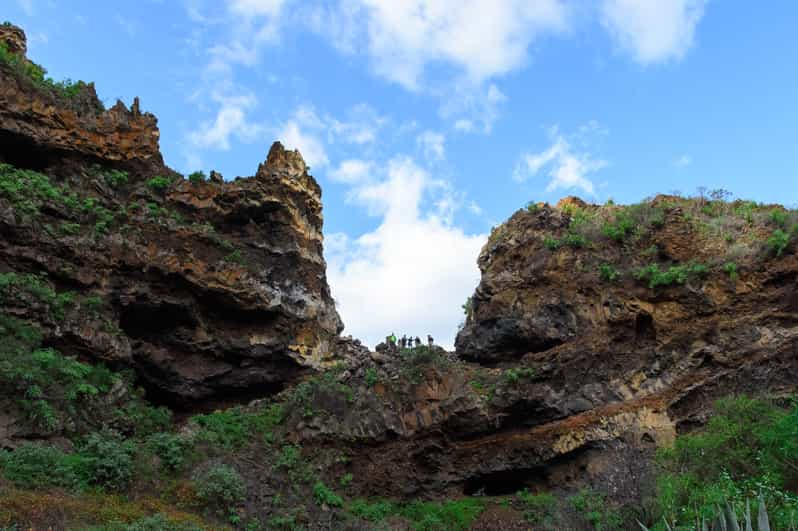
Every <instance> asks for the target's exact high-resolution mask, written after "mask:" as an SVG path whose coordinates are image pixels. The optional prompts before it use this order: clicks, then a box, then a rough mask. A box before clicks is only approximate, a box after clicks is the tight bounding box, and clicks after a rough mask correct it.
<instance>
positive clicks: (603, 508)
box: [568, 489, 623, 531]
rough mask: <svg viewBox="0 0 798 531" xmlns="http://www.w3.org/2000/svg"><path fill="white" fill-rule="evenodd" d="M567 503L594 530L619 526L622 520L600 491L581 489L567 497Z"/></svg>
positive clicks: (600, 530)
mask: <svg viewBox="0 0 798 531" xmlns="http://www.w3.org/2000/svg"><path fill="white" fill-rule="evenodd" d="M568 503H569V504H570V505H571V506H572V507H573V508H574V510H575V511H576V512H577V514H578V515H579V516H580V517H581V518H582V519H584V520H585V521H586V522H588V523H589V524H590V526H591V527H592V528H593V529H595V530H596V531H605V530H606V531H611V530H614V529H620V528H621V524H622V523H623V520H622V519H621V515H620V513H619V512H618V511H616V510H614V509H612V508H611V507H610V506H609V505H608V504H607V500H606V497H605V496H604V494H602V493H600V492H596V491H594V490H590V489H583V490H581V491H579V493H578V494H575V495H573V496H571V497H570V498H568Z"/></svg>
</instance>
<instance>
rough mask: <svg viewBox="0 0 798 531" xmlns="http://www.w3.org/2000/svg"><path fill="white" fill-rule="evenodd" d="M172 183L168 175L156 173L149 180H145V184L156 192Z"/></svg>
mask: <svg viewBox="0 0 798 531" xmlns="http://www.w3.org/2000/svg"><path fill="white" fill-rule="evenodd" d="M171 184H172V180H171V179H169V178H168V177H164V176H163V175H156V176H155V177H153V178H152V179H150V180H149V181H147V186H148V187H149V188H150V189H151V190H154V191H156V192H163V191H164V190H166V189H167V188H169V186H170V185H171Z"/></svg>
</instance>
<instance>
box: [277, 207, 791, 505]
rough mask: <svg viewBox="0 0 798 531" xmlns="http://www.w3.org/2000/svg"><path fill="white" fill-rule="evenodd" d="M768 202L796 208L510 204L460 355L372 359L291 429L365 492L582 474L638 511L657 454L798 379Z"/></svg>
mask: <svg viewBox="0 0 798 531" xmlns="http://www.w3.org/2000/svg"><path fill="white" fill-rule="evenodd" d="M708 205H709V206H708ZM774 208H775V209H776V210H779V211H780V212H785V216H788V218H789V216H792V218H796V216H795V215H794V214H790V213H787V212H786V211H784V210H783V209H781V207H778V208H776V207H766V206H752V205H751V204H749V203H742V202H740V203H723V202H715V203H712V204H709V203H707V202H706V201H704V202H701V201H699V200H688V199H681V198H675V197H666V196H662V197H658V198H657V199H655V200H653V201H651V202H646V203H643V204H641V205H636V206H631V207H621V206H606V207H598V206H594V205H587V204H585V203H584V202H581V201H578V200H574V199H571V200H569V201H565V202H563V203H562V204H561V205H560V206H559V207H558V208H552V207H549V206H547V205H543V206H538V207H535V206H533V207H531V208H530V209H529V210H523V211H519V212H517V213H516V214H515V215H513V216H512V218H511V219H510V220H509V221H508V222H507V223H505V224H504V225H502V226H500V227H499V228H497V229H496V230H495V231H494V233H493V234H492V235H491V238H490V241H489V242H488V243H487V244H486V245H485V247H484V248H483V251H482V253H481V255H480V258H479V265H480V268H481V270H482V280H481V282H480V284H479V286H478V288H477V289H476V291H475V293H474V295H473V297H472V299H471V303H470V309H469V315H468V318H467V321H466V323H465V327H464V328H463V330H462V331H461V332H460V334H459V335H458V338H457V342H456V346H457V354H458V356H459V357H460V358H462V359H463V360H464V361H459V362H453V361H452V360H450V359H448V358H447V357H446V356H443V355H440V354H437V355H436V354H435V353H423V355H409V356H407V355H403V354H394V355H390V354H388V355H386V353H372V354H371V355H370V357H371V359H370V360H366V361H361V365H362V366H366V367H371V369H367V370H370V371H371V372H372V384H371V386H368V385H367V384H365V383H364V380H363V379H360V378H357V377H356V376H353V377H352V378H343V379H342V381H344V382H349V385H351V386H352V388H353V389H354V390H355V393H354V398H353V399H352V400H350V401H349V402H347V401H346V400H345V399H344V397H343V396H342V394H341V393H338V395H337V398H336V395H335V393H334V392H331V390H330V389H329V388H328V389H322V390H320V391H319V392H318V393H316V394H314V395H312V398H311V399H310V403H311V404H314V406H313V407H315V408H317V409H322V410H324V409H325V408H326V413H325V414H324V415H314V416H313V417H312V418H305V417H302V416H295V417H292V418H291V420H290V421H289V424H290V425H291V433H294V434H295V437H297V438H298V440H301V441H303V442H305V443H306V444H308V443H312V442H318V441H324V444H330V441H331V440H332V441H336V443H335V444H338V445H345V446H346V447H347V448H348V450H349V452H350V454H349V456H350V457H351V459H352V468H353V470H354V473H355V474H356V475H357V477H359V478H361V482H360V483H359V485H358V486H359V488H361V489H362V492H363V493H364V494H369V495H375V494H377V495H383V496H389V495H396V493H397V490H398V491H400V492H401V493H402V495H404V496H418V495H447V496H450V495H455V494H463V493H466V494H472V493H477V492H485V493H488V494H508V493H512V492H515V491H517V490H519V489H521V488H524V487H529V488H533V489H545V490H550V489H559V488H574V487H578V486H581V485H589V484H592V485H593V486H595V487H596V488H600V489H601V490H602V491H603V492H608V493H609V494H610V495H612V496H613V497H614V498H616V499H619V498H620V499H624V500H627V501H632V500H635V499H636V498H635V497H638V501H632V502H633V503H639V496H640V495H641V489H643V488H644V486H645V479H646V475H647V474H648V472H649V470H650V463H651V457H652V455H653V451H654V449H655V448H656V447H658V446H662V445H666V444H668V443H670V442H671V441H673V439H674V437H675V435H676V434H677V433H678V432H680V431H683V430H686V429H691V428H693V427H695V426H698V425H701V424H703V423H704V422H705V421H706V420H707V418H708V415H709V412H710V409H711V405H712V403H713V401H714V400H715V399H717V398H721V397H725V396H728V395H730V394H737V393H748V394H751V395H764V394H767V395H775V396H784V395H788V394H790V393H793V392H795V390H796V387H798V378H796V376H795V375H796V374H798V356H796V352H798V302H797V301H798V283H797V281H798V257H796V256H795V255H794V254H791V252H790V251H789V248H788V250H787V251H785V252H784V253H782V255H781V256H777V255H776V254H775V253H773V252H772V251H770V250H769V249H768V248H767V247H766V246H765V245H764V244H763V243H762V242H765V241H766V240H767V239H768V237H769V235H770V234H771V233H772V232H774V225H773V223H772V222H771V221H769V216H770V212H771V210H772V209H774ZM713 209H714V210H713ZM741 209H749V210H748V212H747V213H745V212H743V211H742V210H741ZM627 218H628V220H629V221H628V222H627V221H623V222H620V221H619V220H626V219H627ZM775 218H778V216H775ZM712 220H716V221H714V222H713V221H712ZM717 220H722V223H720V222H719V221H717ZM795 222H798V218H797V219H793V221H791V222H790V221H789V220H788V222H785V224H787V225H788V226H791V225H790V223H795ZM605 226H609V227H610V228H612V227H616V226H618V227H621V229H619V230H620V231H621V233H622V234H620V235H618V234H617V233H613V232H612V231H611V230H609V229H606V228H605ZM623 227H626V228H623ZM713 227H717V229H715V228H713ZM607 234H614V235H615V237H612V236H609V235H607ZM730 263H731V264H734V267H731V266H729V265H728V264H730ZM652 264H656V269H657V271H659V272H660V273H662V276H661V277H660V276H657V277H652V276H651V271H652ZM641 271H643V272H642V273H641ZM645 271H649V273H648V274H647V273H645ZM655 279H656V282H654V280H655ZM654 284H656V285H654ZM652 286H654V287H652ZM348 373H349V374H352V375H356V374H357V373H358V371H357V370H353V369H349V370H348ZM376 374H379V378H377V377H376V376H374V375H376ZM374 381H377V383H374ZM325 404H326V405H325ZM647 463H648V464H647Z"/></svg>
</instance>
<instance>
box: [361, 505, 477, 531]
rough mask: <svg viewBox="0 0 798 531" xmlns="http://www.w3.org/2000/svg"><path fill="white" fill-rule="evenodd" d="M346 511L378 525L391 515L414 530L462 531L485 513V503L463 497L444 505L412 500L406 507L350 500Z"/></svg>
mask: <svg viewBox="0 0 798 531" xmlns="http://www.w3.org/2000/svg"><path fill="white" fill-rule="evenodd" d="M347 508H348V510H349V511H350V512H351V513H352V514H354V515H356V516H359V517H361V518H363V519H364V520H368V521H369V522H381V521H383V520H385V519H387V518H390V517H392V516H398V517H401V518H403V519H405V520H407V521H408V523H410V525H411V527H412V528H413V529H414V530H415V531H464V530H466V529H469V528H470V527H471V525H472V524H473V523H474V521H475V520H476V519H477V518H478V517H479V515H480V514H481V513H482V511H483V510H485V502H484V501H482V500H480V499H477V498H463V499H460V500H450V501H444V502H427V501H416V502H410V503H406V504H402V503H396V502H391V501H373V502H368V501H366V500H360V499H358V500H354V501H352V502H351V503H350V504H349V505H348V507H347Z"/></svg>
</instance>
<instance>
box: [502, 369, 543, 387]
mask: <svg viewBox="0 0 798 531" xmlns="http://www.w3.org/2000/svg"><path fill="white" fill-rule="evenodd" d="M534 377H535V369H533V368H531V367H522V368H512V369H507V370H505V371H504V372H503V373H502V381H503V382H504V383H507V384H515V383H518V382H519V381H520V380H522V379H524V380H526V379H529V378H534Z"/></svg>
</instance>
